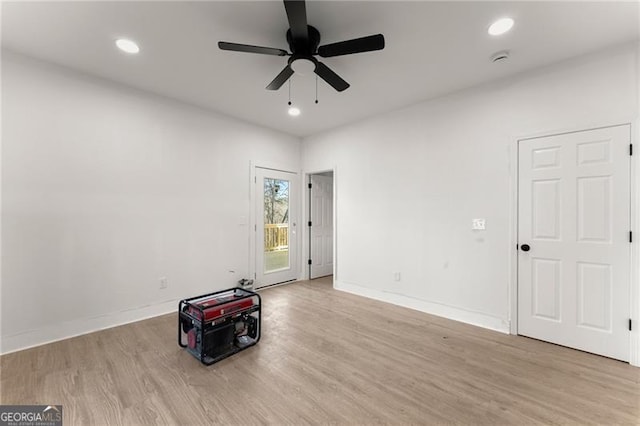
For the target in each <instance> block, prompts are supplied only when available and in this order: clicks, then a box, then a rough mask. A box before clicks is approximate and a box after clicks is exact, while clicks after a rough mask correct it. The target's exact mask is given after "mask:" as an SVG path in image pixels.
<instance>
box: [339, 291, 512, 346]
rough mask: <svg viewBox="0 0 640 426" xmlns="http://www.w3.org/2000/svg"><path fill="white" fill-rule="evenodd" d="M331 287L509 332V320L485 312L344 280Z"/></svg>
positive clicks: (501, 331)
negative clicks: (375, 288)
mask: <svg viewBox="0 0 640 426" xmlns="http://www.w3.org/2000/svg"><path fill="white" fill-rule="evenodd" d="M333 288H335V289H336V290H340V291H345V292H347V293H352V294H356V295H358V296H364V297H368V298H369V299H375V300H380V301H382V302H387V303H391V304H394V305H398V306H402V307H405V308H409V309H414V310H416V311H421V312H425V313H427V314H431V315H436V316H439V317H443V318H447V319H450V320H454V321H460V322H464V323H466V324H471V325H475V326H478V327H482V328H488V329H490V330H494V331H498V332H500V333H505V334H509V321H507V320H506V319H503V318H499V317H495V316H492V315H488V314H485V313H481V312H475V311H469V310H466V309H462V308H458V307H453V306H449V305H444V304H441V303H435V302H429V301H427V300H422V299H415V298H412V297H408V296H405V295H402V294H398V293H390V292H386V291H381V290H374V289H371V288H366V287H362V286H359V285H357V284H351V283H346V282H344V281H334V282H333Z"/></svg>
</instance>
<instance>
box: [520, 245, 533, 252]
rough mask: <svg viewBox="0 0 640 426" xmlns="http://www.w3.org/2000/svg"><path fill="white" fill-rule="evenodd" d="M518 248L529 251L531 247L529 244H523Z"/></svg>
mask: <svg viewBox="0 0 640 426" xmlns="http://www.w3.org/2000/svg"><path fill="white" fill-rule="evenodd" d="M520 249H522V251H529V250H531V247H529V244H523V245H521V246H520Z"/></svg>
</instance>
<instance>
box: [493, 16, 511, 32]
mask: <svg viewBox="0 0 640 426" xmlns="http://www.w3.org/2000/svg"><path fill="white" fill-rule="evenodd" d="M511 27H513V19H511V18H501V19H498V20H497V21H496V22H494V23H493V24H491V26H490V27H489V34H491V35H494V36H497V35H500V34H504V33H506V32H507V31H509V30H510V29H511Z"/></svg>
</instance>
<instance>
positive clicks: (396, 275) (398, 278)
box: [393, 272, 400, 281]
mask: <svg viewBox="0 0 640 426" xmlns="http://www.w3.org/2000/svg"><path fill="white" fill-rule="evenodd" d="M393 280H394V281H400V272H394V273H393Z"/></svg>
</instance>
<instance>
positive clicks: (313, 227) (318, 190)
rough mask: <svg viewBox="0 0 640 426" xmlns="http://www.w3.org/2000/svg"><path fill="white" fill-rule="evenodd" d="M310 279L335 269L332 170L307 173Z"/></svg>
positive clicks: (327, 274)
mask: <svg viewBox="0 0 640 426" xmlns="http://www.w3.org/2000/svg"><path fill="white" fill-rule="evenodd" d="M307 188H308V190H309V191H308V196H309V209H308V213H309V215H308V223H307V225H308V228H309V234H308V235H309V259H308V262H307V263H308V265H309V279H316V278H320V277H326V276H330V275H333V272H334V261H333V259H334V252H333V247H334V244H333V243H334V241H333V235H334V217H333V212H334V198H333V196H334V176H333V171H327V172H323V173H315V174H310V175H309V180H308V183H307Z"/></svg>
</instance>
